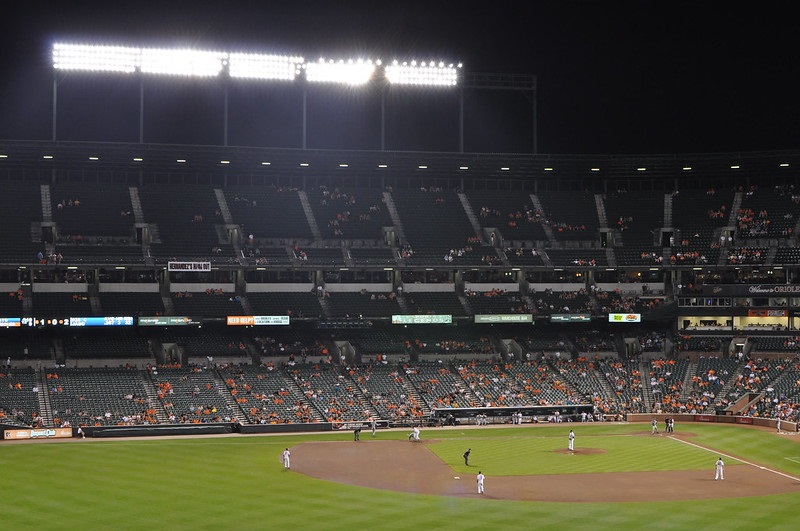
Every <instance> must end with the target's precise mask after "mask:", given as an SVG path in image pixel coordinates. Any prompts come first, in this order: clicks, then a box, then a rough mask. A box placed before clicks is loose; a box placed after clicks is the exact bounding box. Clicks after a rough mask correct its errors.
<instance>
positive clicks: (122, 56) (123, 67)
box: [53, 43, 140, 73]
mask: <svg viewBox="0 0 800 531" xmlns="http://www.w3.org/2000/svg"><path fill="white" fill-rule="evenodd" d="M139 53H140V50H139V48H129V47H126V46H95V45H90V44H67V43H55V44H54V45H53V68H55V69H56V70H83V71H88V72H119V73H133V72H134V71H136V66H137V64H138V62H139Z"/></svg>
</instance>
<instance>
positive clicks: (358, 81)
mask: <svg viewBox="0 0 800 531" xmlns="http://www.w3.org/2000/svg"><path fill="white" fill-rule="evenodd" d="M305 69H306V81H308V82H309V83H339V84H343V85H351V86H358V85H365V84H367V83H369V81H370V80H371V79H372V76H373V75H374V74H375V70H376V66H375V63H374V62H373V61H370V60H367V59H358V60H353V59H350V60H348V61H344V60H339V61H333V60H328V61H326V60H325V59H324V58H321V59H320V60H319V61H317V62H315V63H306V65H305Z"/></svg>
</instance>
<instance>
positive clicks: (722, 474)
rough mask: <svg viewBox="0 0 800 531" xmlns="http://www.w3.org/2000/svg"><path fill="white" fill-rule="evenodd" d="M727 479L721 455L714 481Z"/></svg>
mask: <svg viewBox="0 0 800 531" xmlns="http://www.w3.org/2000/svg"><path fill="white" fill-rule="evenodd" d="M718 479H719V480H723V479H725V463H723V462H722V458H721V457H720V458H719V459H717V473H716V475H715V476H714V481H717V480H718Z"/></svg>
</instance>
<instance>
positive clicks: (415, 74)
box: [384, 60, 461, 87]
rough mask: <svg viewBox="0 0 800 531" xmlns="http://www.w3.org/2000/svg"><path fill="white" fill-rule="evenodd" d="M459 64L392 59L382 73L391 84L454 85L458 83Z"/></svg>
mask: <svg viewBox="0 0 800 531" xmlns="http://www.w3.org/2000/svg"><path fill="white" fill-rule="evenodd" d="M460 68H461V65H460V64H459V65H458V66H455V65H453V64H448V65H445V63H444V62H443V61H439V62H438V63H437V62H436V61H430V62H428V63H425V62H420V63H418V62H417V61H416V60H412V61H411V62H410V63H409V62H402V63H401V62H400V61H397V60H395V61H393V62H392V64H390V65H387V66H386V67H385V68H384V75H385V76H386V79H387V80H388V81H389V83H391V84H393V85H416V86H429V87H454V86H456V85H458V71H459V69H460Z"/></svg>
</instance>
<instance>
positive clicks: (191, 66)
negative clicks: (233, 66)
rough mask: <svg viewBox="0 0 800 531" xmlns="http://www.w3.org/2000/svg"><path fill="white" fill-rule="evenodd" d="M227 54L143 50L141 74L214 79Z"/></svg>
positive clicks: (188, 50) (156, 49)
mask: <svg viewBox="0 0 800 531" xmlns="http://www.w3.org/2000/svg"><path fill="white" fill-rule="evenodd" d="M226 58H227V54H225V53H223V52H207V51H200V50H192V49H188V48H186V49H174V50H170V49H161V48H144V49H142V57H141V64H140V68H141V71H142V73H143V74H168V75H176V76H190V77H215V76H218V75H219V73H220V72H221V71H222V66H223V61H224V60H225V59H226Z"/></svg>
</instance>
